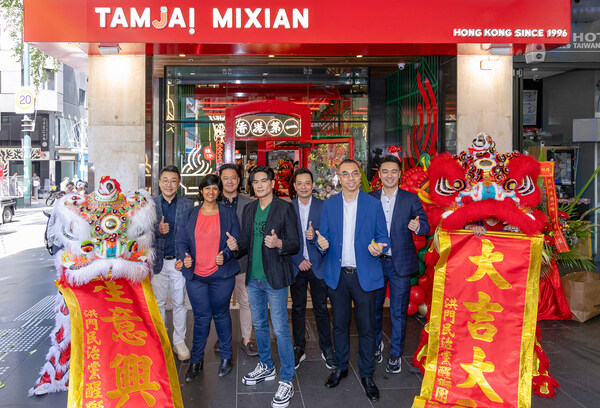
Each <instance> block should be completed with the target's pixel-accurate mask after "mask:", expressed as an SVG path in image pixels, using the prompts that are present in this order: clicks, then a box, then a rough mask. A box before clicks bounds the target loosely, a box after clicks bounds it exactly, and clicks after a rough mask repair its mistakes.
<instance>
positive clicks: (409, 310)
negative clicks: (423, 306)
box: [406, 302, 419, 315]
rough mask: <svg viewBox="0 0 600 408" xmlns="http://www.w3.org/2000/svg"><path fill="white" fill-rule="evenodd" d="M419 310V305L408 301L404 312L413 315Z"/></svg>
mask: <svg viewBox="0 0 600 408" xmlns="http://www.w3.org/2000/svg"><path fill="white" fill-rule="evenodd" d="M418 310H419V306H417V304H416V303H413V302H408V308H407V309H406V313H407V314H409V315H414V314H415V313H417V311H418Z"/></svg>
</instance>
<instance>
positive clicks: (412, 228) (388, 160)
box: [370, 155, 429, 374]
mask: <svg viewBox="0 0 600 408" xmlns="http://www.w3.org/2000/svg"><path fill="white" fill-rule="evenodd" d="M400 169H401V164H400V160H398V158H397V157H396V156H392V155H389V156H386V157H384V158H383V160H382V161H381V164H380V165H379V179H380V180H381V182H382V184H383V188H381V189H379V190H376V191H373V192H371V193H370V194H371V195H372V196H373V197H375V198H376V199H378V200H379V201H380V202H381V206H382V207H383V213H384V214H385V221H386V224H387V230H388V233H389V234H390V239H391V243H392V245H391V247H390V248H389V249H387V250H386V251H384V253H383V255H381V256H380V258H381V265H382V266H383V281H384V285H383V288H381V289H379V291H377V301H376V315H375V337H376V339H375V341H376V343H375V344H376V345H377V348H376V350H375V361H376V362H377V363H381V362H382V361H383V354H382V353H383V340H382V332H383V330H382V314H383V302H384V301H385V292H386V291H385V288H386V286H387V285H388V284H389V287H390V319H391V322H392V337H391V339H390V357H389V359H388V362H387V365H386V368H385V370H386V371H387V372H388V373H390V374H397V373H399V372H400V371H401V370H402V359H401V357H402V352H403V351H404V337H405V333H406V310H407V308H408V302H409V300H410V275H412V274H413V273H414V272H416V271H417V270H418V264H417V251H416V248H415V243H414V241H413V238H412V234H413V233H415V234H418V235H427V234H428V233H429V222H428V220H427V214H425V210H424V209H423V205H422V204H421V201H420V200H419V197H418V196H417V195H416V194H413V193H410V192H408V191H405V190H401V189H399V188H398V181H399V180H400Z"/></svg>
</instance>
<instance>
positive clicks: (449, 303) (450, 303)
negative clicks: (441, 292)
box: [444, 298, 458, 310]
mask: <svg viewBox="0 0 600 408" xmlns="http://www.w3.org/2000/svg"><path fill="white" fill-rule="evenodd" d="M444 308H445V309H451V310H456V309H457V308H458V303H457V302H456V299H455V298H452V299H448V298H446V300H445V301H444Z"/></svg>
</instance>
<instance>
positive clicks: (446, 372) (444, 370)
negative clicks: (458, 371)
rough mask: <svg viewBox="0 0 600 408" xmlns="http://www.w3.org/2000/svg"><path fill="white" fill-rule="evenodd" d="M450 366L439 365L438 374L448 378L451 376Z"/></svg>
mask: <svg viewBox="0 0 600 408" xmlns="http://www.w3.org/2000/svg"><path fill="white" fill-rule="evenodd" d="M450 371H451V370H450V367H447V366H439V367H438V372H437V374H438V376H439V377H446V378H450Z"/></svg>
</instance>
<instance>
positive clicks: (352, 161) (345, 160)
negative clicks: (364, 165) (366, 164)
mask: <svg viewBox="0 0 600 408" xmlns="http://www.w3.org/2000/svg"><path fill="white" fill-rule="evenodd" d="M347 163H353V164H355V165H356V167H358V169H359V170H360V165H359V164H358V162H357V161H356V160H353V159H344V160H342V162H341V163H340V165H339V166H338V169H339V168H340V167H342V164H347Z"/></svg>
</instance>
